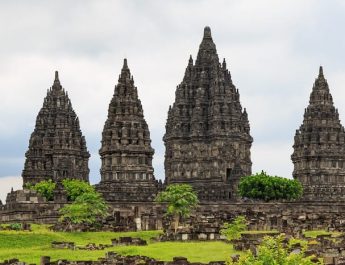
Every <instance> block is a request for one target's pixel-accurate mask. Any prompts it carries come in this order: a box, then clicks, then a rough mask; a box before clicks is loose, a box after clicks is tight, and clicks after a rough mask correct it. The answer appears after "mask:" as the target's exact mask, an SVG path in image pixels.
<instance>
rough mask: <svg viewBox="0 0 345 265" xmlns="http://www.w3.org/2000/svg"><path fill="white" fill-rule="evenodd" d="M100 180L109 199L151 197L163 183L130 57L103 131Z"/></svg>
mask: <svg viewBox="0 0 345 265" xmlns="http://www.w3.org/2000/svg"><path fill="white" fill-rule="evenodd" d="M99 153H100V155H101V159H102V167H101V182H100V183H99V185H97V190H98V191H99V192H101V193H102V194H103V195H104V196H105V198H106V200H107V201H110V202H112V201H131V202H137V201H152V200H153V198H154V197H155V195H156V193H157V190H158V189H159V187H160V186H161V183H158V182H157V181H156V180H155V177H154V174H153V167H152V156H153V154H154V150H153V148H152V147H151V139H150V132H149V128H148V126H147V123H146V121H145V119H144V113H143V108H142V105H141V102H140V100H139V98H138V92H137V88H136V87H135V86H134V80H133V76H132V75H131V73H130V70H129V68H128V66H127V60H126V59H125V60H124V65H123V68H122V70H121V74H120V77H119V81H118V84H117V85H116V86H115V91H114V96H113V98H112V100H111V102H110V104H109V110H108V118H107V120H106V122H105V125H104V129H103V133H102V147H101V149H100V151H99Z"/></svg>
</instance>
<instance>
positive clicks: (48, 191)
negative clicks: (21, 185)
mask: <svg viewBox="0 0 345 265" xmlns="http://www.w3.org/2000/svg"><path fill="white" fill-rule="evenodd" d="M55 187H56V184H55V183H54V182H53V181H52V180H51V179H49V180H43V181H40V182H38V183H36V184H35V185H27V186H26V188H28V189H30V190H35V191H37V193H38V194H40V195H41V196H42V197H44V198H46V199H47V200H48V201H52V200H53V199H54V190H55Z"/></svg>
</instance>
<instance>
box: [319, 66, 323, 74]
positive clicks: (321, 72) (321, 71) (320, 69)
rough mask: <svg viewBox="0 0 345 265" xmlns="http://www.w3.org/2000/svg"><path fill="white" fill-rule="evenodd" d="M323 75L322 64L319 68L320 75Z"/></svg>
mask: <svg viewBox="0 0 345 265" xmlns="http://www.w3.org/2000/svg"><path fill="white" fill-rule="evenodd" d="M321 76H322V77H323V68H322V65H320V68H319V77H321Z"/></svg>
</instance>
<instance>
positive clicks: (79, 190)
mask: <svg viewBox="0 0 345 265" xmlns="http://www.w3.org/2000/svg"><path fill="white" fill-rule="evenodd" d="M62 184H63V186H64V189H65V191H66V192H67V199H68V200H69V201H75V200H76V198H77V197H78V196H80V195H82V194H83V193H88V192H95V188H94V187H93V186H91V185H90V184H89V183H88V182H86V181H82V180H78V179H64V180H63V181H62Z"/></svg>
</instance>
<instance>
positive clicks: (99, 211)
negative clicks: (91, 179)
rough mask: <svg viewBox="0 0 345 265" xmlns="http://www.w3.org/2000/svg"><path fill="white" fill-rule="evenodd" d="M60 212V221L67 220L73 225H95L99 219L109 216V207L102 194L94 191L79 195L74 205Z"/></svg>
mask: <svg viewBox="0 0 345 265" xmlns="http://www.w3.org/2000/svg"><path fill="white" fill-rule="evenodd" d="M59 211H60V214H61V217H60V221H64V220H67V221H68V222H69V223H72V224H80V223H87V224H94V223H96V221H97V218H102V217H105V216H106V215H107V211H108V206H107V204H106V203H105V201H104V199H103V197H102V196H101V194H99V193H98V192H96V191H92V192H85V193H83V194H81V195H79V196H78V197H77V198H76V199H75V201H74V202H73V203H72V204H69V205H65V206H64V207H63V208H61V209H60V210H59Z"/></svg>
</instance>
